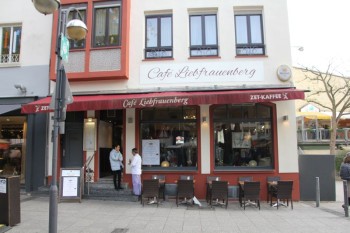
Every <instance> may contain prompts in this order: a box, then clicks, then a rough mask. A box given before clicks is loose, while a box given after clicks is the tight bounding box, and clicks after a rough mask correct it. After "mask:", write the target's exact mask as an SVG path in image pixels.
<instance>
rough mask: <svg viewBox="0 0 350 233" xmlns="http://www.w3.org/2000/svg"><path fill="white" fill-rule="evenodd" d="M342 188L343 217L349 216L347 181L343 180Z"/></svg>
mask: <svg viewBox="0 0 350 233" xmlns="http://www.w3.org/2000/svg"><path fill="white" fill-rule="evenodd" d="M343 188H344V205H343V207H344V211H345V217H349V199H348V182H347V181H346V180H343Z"/></svg>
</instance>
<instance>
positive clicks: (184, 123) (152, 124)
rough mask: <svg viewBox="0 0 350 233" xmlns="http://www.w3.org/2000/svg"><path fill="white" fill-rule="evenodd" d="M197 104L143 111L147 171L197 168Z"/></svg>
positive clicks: (144, 167) (141, 137) (144, 155)
mask: <svg viewBox="0 0 350 233" xmlns="http://www.w3.org/2000/svg"><path fill="white" fill-rule="evenodd" d="M197 114H198V108H197V107H191V106H186V107H166V108H147V109H142V110H140V147H141V154H142V163H143V169H144V170H159V169H160V170H197V161H198V152H197V151H198V150H197V142H198V141H197V134H198V122H197V119H198V117H197Z"/></svg>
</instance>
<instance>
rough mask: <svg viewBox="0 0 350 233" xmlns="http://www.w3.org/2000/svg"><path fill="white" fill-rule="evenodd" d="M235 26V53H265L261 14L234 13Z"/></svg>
mask: <svg viewBox="0 0 350 233" xmlns="http://www.w3.org/2000/svg"><path fill="white" fill-rule="evenodd" d="M235 26H236V54H237V55H264V54H265V45H264V38H263V24H262V15H261V14H236V15H235Z"/></svg>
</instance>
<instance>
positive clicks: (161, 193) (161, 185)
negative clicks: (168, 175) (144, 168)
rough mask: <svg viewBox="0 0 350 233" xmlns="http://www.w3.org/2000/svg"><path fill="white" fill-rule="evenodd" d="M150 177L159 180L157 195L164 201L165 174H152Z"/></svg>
mask: <svg viewBox="0 0 350 233" xmlns="http://www.w3.org/2000/svg"><path fill="white" fill-rule="evenodd" d="M152 179H158V180H159V197H163V200H164V201H165V175H153V176H152ZM161 181H163V182H161Z"/></svg>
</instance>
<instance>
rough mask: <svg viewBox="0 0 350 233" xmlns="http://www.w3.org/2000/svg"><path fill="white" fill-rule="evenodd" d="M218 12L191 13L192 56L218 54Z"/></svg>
mask: <svg viewBox="0 0 350 233" xmlns="http://www.w3.org/2000/svg"><path fill="white" fill-rule="evenodd" d="M218 54H219V47H218V37H217V22H216V14H209V15H190V56H191V57H201V56H218Z"/></svg>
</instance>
